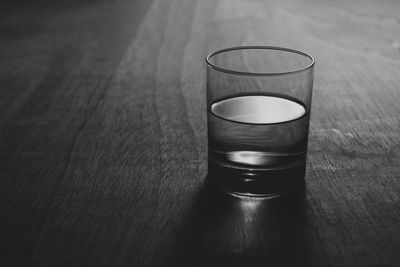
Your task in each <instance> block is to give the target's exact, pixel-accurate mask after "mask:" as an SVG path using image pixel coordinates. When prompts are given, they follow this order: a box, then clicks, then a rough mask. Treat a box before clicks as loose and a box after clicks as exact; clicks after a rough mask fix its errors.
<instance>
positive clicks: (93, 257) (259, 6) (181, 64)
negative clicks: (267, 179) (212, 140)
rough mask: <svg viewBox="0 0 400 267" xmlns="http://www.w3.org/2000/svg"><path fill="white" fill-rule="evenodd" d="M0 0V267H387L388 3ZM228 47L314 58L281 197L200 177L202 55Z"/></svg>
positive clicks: (394, 102) (397, 77) (397, 195)
mask: <svg viewBox="0 0 400 267" xmlns="http://www.w3.org/2000/svg"><path fill="white" fill-rule="evenodd" d="M1 5H2V6H1V7H0V59H1V60H0V114H1V115H0V256H1V257H0V265H1V266H180V265H182V266H225V265H226V264H230V265H231V266H267V265H268V266H278V265H287V266H400V179H399V178H400V2H399V1H396V0H391V1H390V0H387V1H376V0H366V1H361V0H351V1H348V0H341V1H328V0H323V1H317V0H301V1H294V0H293V1H289V0H282V1H281V0H279V1H278V0H266V1H264V0H249V1H241V0H219V1H218V0H204V1H200V0H197V1H196V0H190V1H189V0H188V1H178V0H153V1H133V0H131V1H128V0H117V1H106V0H85V1H83V0H71V1H50V0H38V1H27V0H18V1H11V0H7V1H5V3H4V2H3V3H2V4H1ZM237 45H276V46H285V47H292V48H296V49H299V50H303V51H305V52H308V53H310V54H312V55H313V56H314V57H315V59H316V71H315V82H314V94H313V104H312V116H311V126H310V136H309V152H308V163H307V174H306V178H305V180H306V183H305V189H304V190H300V191H301V192H299V193H298V195H294V196H292V197H290V198H287V199H286V198H280V199H275V200H269V201H257V200H252V199H247V200H246V199H237V198H234V197H230V196H227V195H224V194H222V193H220V192H217V191H215V190H214V189H213V188H212V187H210V186H208V185H207V183H206V181H207V132H206V109H205V92H204V87H205V64H204V58H205V56H206V55H207V54H208V53H209V52H211V51H213V50H215V49H220V48H224V47H229V46H237ZM269 264H270V265H269Z"/></svg>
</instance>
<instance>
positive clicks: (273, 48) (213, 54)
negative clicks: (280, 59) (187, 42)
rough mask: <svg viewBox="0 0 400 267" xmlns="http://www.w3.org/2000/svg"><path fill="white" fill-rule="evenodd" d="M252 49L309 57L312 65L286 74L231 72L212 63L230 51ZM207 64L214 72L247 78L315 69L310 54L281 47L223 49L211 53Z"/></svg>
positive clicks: (277, 73)
mask: <svg viewBox="0 0 400 267" xmlns="http://www.w3.org/2000/svg"><path fill="white" fill-rule="evenodd" d="M250 49H259V50H280V51H284V52H289V53H293V54H298V55H301V56H304V57H307V58H309V59H311V63H310V64H308V65H306V66H305V67H303V68H300V69H294V70H290V71H285V72H245V71H236V70H231V69H226V68H222V67H218V66H217V65H215V64H213V63H211V58H212V57H214V56H216V55H218V54H221V53H225V52H229V51H235V50H250ZM206 63H207V65H208V66H209V67H210V68H212V69H214V70H217V71H221V72H225V73H229V74H235V75H246V76H278V75H287V74H294V73H300V72H303V71H306V70H309V69H311V68H312V67H314V65H315V60H314V58H313V57H312V56H311V55H309V54H307V53H305V52H302V51H299V50H296V49H292V48H286V47H279V46H233V47H228V48H223V49H219V50H216V51H214V52H211V53H210V54H208V56H207V57H206Z"/></svg>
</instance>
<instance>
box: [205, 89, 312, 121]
mask: <svg viewBox="0 0 400 267" xmlns="http://www.w3.org/2000/svg"><path fill="white" fill-rule="evenodd" d="M211 111H212V112H213V113H214V114H215V115H217V116H219V117H222V118H224V119H228V120H232V121H236V122H243V123H254V124H268V123H282V122H286V121H291V120H295V119H298V118H300V117H301V116H303V115H304V114H305V113H306V110H305V108H304V107H303V106H302V105H300V104H299V103H296V102H294V101H291V100H289V99H286V98H281V97H275V96H263V95H248V96H239V97H233V98H229V99H225V100H222V101H219V102H216V103H214V104H213V105H212V106H211Z"/></svg>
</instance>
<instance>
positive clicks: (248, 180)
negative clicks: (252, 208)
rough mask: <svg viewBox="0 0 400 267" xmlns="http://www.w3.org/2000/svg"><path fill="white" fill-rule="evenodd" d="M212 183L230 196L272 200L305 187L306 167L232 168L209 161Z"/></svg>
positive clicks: (209, 173)
mask: <svg viewBox="0 0 400 267" xmlns="http://www.w3.org/2000/svg"><path fill="white" fill-rule="evenodd" d="M208 175H209V179H210V182H211V183H212V184H213V185H215V186H216V187H218V188H220V189H222V190H223V191H226V192H227V193H229V194H233V195H238V196H252V197H264V198H272V197H279V196H284V195H288V194H290V193H291V192H294V191H296V190H297V189H298V188H301V187H302V186H303V185H304V176H305V165H301V166H296V167H291V168H287V169H279V170H266V169H263V170H255V169H242V168H240V169H239V168H232V167H231V166H223V165H219V164H218V163H216V162H213V161H211V160H209V161H208Z"/></svg>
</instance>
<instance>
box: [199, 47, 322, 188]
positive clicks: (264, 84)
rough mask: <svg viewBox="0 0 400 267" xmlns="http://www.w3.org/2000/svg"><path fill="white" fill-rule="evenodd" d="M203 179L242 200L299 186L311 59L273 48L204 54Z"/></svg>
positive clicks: (312, 65)
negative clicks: (205, 146)
mask: <svg viewBox="0 0 400 267" xmlns="http://www.w3.org/2000/svg"><path fill="white" fill-rule="evenodd" d="M206 62H207V113H208V114H207V126H208V155H209V156H208V158H209V160H208V166H209V179H210V180H211V182H212V183H214V184H216V185H217V186H218V187H220V188H222V189H224V190H226V191H228V192H230V193H234V194H238V195H246V196H278V195H284V194H287V193H290V192H291V191H292V190H295V189H296V188H298V187H299V186H300V185H302V184H303V182H304V175H305V165H306V155H307V142H308V129H309V121H310V111H311V97H312V88H313V76H314V59H313V58H312V57H311V56H310V55H308V54H306V53H303V52H300V51H297V50H293V49H288V48H281V47H272V46H242V47H233V48H226V49H222V50H219V51H216V52H213V53H211V54H210V55H208V56H207V59H206Z"/></svg>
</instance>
